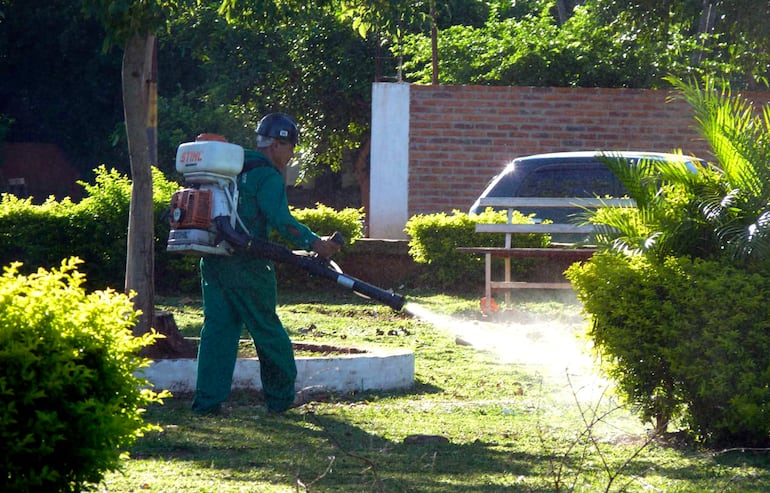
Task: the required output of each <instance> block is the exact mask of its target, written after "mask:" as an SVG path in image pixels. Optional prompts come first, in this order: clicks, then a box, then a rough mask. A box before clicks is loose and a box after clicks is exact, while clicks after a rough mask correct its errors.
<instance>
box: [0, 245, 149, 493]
mask: <svg viewBox="0 0 770 493" xmlns="http://www.w3.org/2000/svg"><path fill="white" fill-rule="evenodd" d="M76 265H77V261H76V260H74V259H69V260H67V261H65V262H62V264H61V267H60V268H59V269H53V270H51V271H46V270H43V269H40V270H38V271H37V272H36V273H33V274H31V275H28V276H24V275H21V274H20V273H19V267H20V266H19V264H13V265H10V266H7V267H5V269H4V272H3V274H2V277H0V442H2V444H3V446H2V447H0V471H2V477H0V482H2V484H3V491H6V492H29V491H47V492H48V491H50V492H80V491H81V489H82V488H83V487H84V486H86V485H87V484H90V483H97V482H99V481H100V480H101V479H102V477H103V475H104V473H105V472H106V471H109V470H114V469H116V468H117V467H118V465H119V463H120V457H121V453H122V451H123V450H124V449H125V448H126V446H128V445H130V444H131V443H132V442H133V441H134V439H135V438H136V437H137V436H138V435H139V434H141V433H142V432H143V431H144V430H147V429H148V428H149V426H148V425H147V424H145V423H144V421H143V419H142V410H143V409H142V408H143V407H145V406H146V405H147V404H148V403H149V402H152V401H156V400H159V399H160V398H161V397H162V396H160V395H158V394H156V393H154V392H152V391H150V390H148V389H146V384H147V382H146V381H145V380H144V379H142V378H138V377H136V376H135V375H134V372H135V371H136V370H137V369H138V368H140V367H141V366H143V365H144V364H145V362H146V360H144V359H142V358H140V357H138V356H137V351H138V350H139V349H140V348H142V347H144V346H146V345H147V344H149V343H151V341H152V336H151V335H149V334H146V335H145V336H142V337H134V336H133V334H132V332H131V328H132V326H133V325H134V323H135V322H136V318H137V316H136V312H134V310H133V305H132V303H131V301H130V300H129V298H128V297H127V296H125V295H122V294H118V293H115V292H111V291H96V292H93V293H90V294H87V293H86V292H85V290H84V289H83V282H84V281H85V279H84V277H83V275H82V274H81V273H79V272H78V271H77V270H76Z"/></svg>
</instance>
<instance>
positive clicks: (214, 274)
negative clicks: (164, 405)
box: [192, 113, 340, 414]
mask: <svg viewBox="0 0 770 493" xmlns="http://www.w3.org/2000/svg"><path fill="white" fill-rule="evenodd" d="M256 132H257V149H258V150H257V151H252V150H246V151H245V158H244V166H243V171H242V172H241V174H240V175H238V190H239V194H240V195H239V199H238V215H239V216H240V218H241V220H242V221H243V223H244V225H245V227H246V228H247V229H248V232H249V233H250V234H251V235H252V236H254V237H256V238H262V239H267V238H268V235H269V234H270V231H271V230H276V231H277V232H278V233H279V234H280V235H281V236H282V237H283V238H285V239H287V240H288V241H290V242H291V243H293V244H294V245H295V246H296V247H298V248H302V249H305V250H312V251H315V252H316V253H318V254H319V255H321V256H322V257H325V258H328V257H329V256H331V255H332V254H334V253H336V252H337V251H339V248H340V247H339V245H338V244H337V243H335V242H333V241H329V240H327V239H324V238H321V237H319V236H318V235H317V234H315V233H314V232H313V231H311V230H310V229H309V228H308V227H307V226H305V225H304V224H302V223H300V222H298V221H297V220H296V219H294V217H292V215H291V213H290V212H289V206H288V201H287V198H286V185H285V183H284V178H283V172H284V170H285V168H286V165H287V164H288V162H289V161H290V160H291V158H292V157H293V156H294V146H295V145H296V144H297V140H298V137H299V132H298V130H297V126H296V124H295V123H294V122H293V121H292V120H291V118H289V117H288V116H287V115H284V114H282V113H271V114H269V115H267V116H265V117H264V118H263V119H262V120H261V121H260V122H259V125H258V126H257V130H256ZM200 267H201V286H202V292H203V315H204V322H203V329H202V330H201V340H200V346H199V349H198V377H197V378H198V381H197V385H196V391H195V398H194V399H193V403H192V409H193V411H195V412H197V413H202V414H208V413H215V412H217V411H218V410H219V408H220V406H221V404H222V402H224V401H225V400H226V399H227V398H228V397H229V395H230V387H231V385H232V378H233V371H234V369H235V361H236V359H237V354H238V342H239V339H240V336H241V331H242V329H243V327H244V326H245V327H246V329H247V330H248V332H249V334H250V335H251V337H252V339H253V340H254V345H255V346H256V349H257V355H258V356H259V364H260V376H261V379H262V389H263V391H264V395H265V405H266V406H267V408H268V410H270V411H272V412H283V411H285V410H287V409H289V408H290V407H292V404H293V403H294V401H295V390H294V382H295V379H296V376H297V367H296V364H295V361H294V351H293V349H292V344H291V340H290V339H289V336H288V334H287V333H286V330H285V329H284V327H283V324H282V323H281V321H280V319H279V318H278V315H277V313H276V278H275V271H274V268H273V263H272V261H270V260H266V259H262V258H258V257H254V256H248V255H238V254H235V255H230V256H217V255H212V256H208V257H204V258H202V259H201V264H200Z"/></svg>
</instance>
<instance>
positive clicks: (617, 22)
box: [393, 0, 767, 88]
mask: <svg viewBox="0 0 770 493" xmlns="http://www.w3.org/2000/svg"><path fill="white" fill-rule="evenodd" d="M580 3H581V5H579V6H576V7H575V8H574V10H573V11H572V12H571V15H570V16H569V18H568V19H567V20H566V22H563V23H560V21H559V19H558V17H557V15H556V12H555V9H553V2H539V3H538V4H537V5H529V11H528V12H526V13H524V14H522V13H521V12H517V13H516V14H514V15H509V16H503V15H501V12H500V10H496V9H492V11H491V15H490V16H489V18H488V20H487V22H486V24H485V25H483V26H473V25H469V24H460V23H457V24H455V25H452V26H450V27H447V28H445V29H443V30H442V31H441V33H440V35H439V38H438V52H439V53H438V57H439V60H440V61H439V72H440V75H439V79H440V81H441V82H442V83H447V84H492V85H535V86H546V87H547V86H557V87H569V86H579V87H644V88H658V87H664V86H665V83H664V81H663V79H664V76H665V75H666V74H669V73H674V74H677V75H678V76H680V77H686V76H690V75H697V76H701V75H705V74H711V75H714V76H719V77H725V78H728V79H732V80H736V82H737V81H740V82H741V83H746V79H747V78H746V77H745V74H753V76H754V77H757V78H759V77H762V76H766V75H767V71H766V67H767V65H766V61H767V60H766V58H767V57H766V55H765V54H764V51H763V50H761V49H756V47H757V46H763V45H764V44H765V43H766V40H767V36H766V34H760V33H758V32H756V31H752V32H753V33H754V34H755V35H756V36H755V37H753V38H751V39H748V38H747V37H746V36H743V35H740V34H738V32H740V29H739V30H737V32H734V31H731V29H732V28H731V26H735V25H736V24H735V22H737V21H736V18H735V17H732V18H729V19H724V18H723V19H722V21H721V22H720V24H719V28H720V29H719V30H718V31H717V32H698V28H699V22H700V21H701V18H702V15H703V14H702V12H701V10H700V9H701V6H700V5H696V4H695V3H693V2H664V3H660V2H648V3H643V4H641V3H640V4H630V3H628V2H616V1H613V0H589V1H586V2H580ZM720 8H721V5H720ZM758 8H766V7H759V6H758ZM752 47H754V48H752ZM396 49H397V50H398V51H399V52H400V53H402V54H403V55H404V56H405V61H404V64H403V68H404V72H405V74H406V75H407V78H408V80H410V81H413V82H418V83H429V82H430V81H431V75H432V47H431V40H430V39H429V37H428V36H427V35H426V34H425V32H411V33H410V34H407V35H406V36H405V37H404V40H403V42H402V44H401V45H400V46H398V47H394V48H393V50H394V52H395V51H396ZM763 67H764V68H763ZM748 79H752V77H748Z"/></svg>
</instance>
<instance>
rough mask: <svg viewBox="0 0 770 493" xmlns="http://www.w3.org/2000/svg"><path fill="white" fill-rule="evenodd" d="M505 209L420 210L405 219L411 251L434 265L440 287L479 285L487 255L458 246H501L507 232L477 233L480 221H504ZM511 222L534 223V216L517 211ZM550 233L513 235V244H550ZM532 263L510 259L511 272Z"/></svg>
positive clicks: (416, 258)
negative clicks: (462, 250) (470, 211)
mask: <svg viewBox="0 0 770 493" xmlns="http://www.w3.org/2000/svg"><path fill="white" fill-rule="evenodd" d="M506 221H507V215H506V212H505V211H493V210H492V209H487V210H486V211H484V212H483V213H481V214H473V215H469V214H466V213H463V212H460V211H457V210H455V211H452V214H451V215H450V214H446V213H443V212H442V213H437V214H418V215H416V216H412V217H411V218H410V219H409V220H408V221H407V223H406V227H405V228H404V231H405V232H406V234H407V235H409V254H410V255H411V256H412V258H413V259H414V261H415V262H417V263H421V264H428V265H430V266H431V268H432V270H431V274H430V275H431V280H432V281H433V284H434V285H435V286H437V287H442V288H445V289H449V288H460V289H462V288H465V287H468V286H473V287H478V285H479V283H483V281H484V259H483V257H481V256H477V255H468V254H466V253H459V252H457V247H502V246H504V241H505V235H502V234H498V233H496V234H492V233H476V231H475V228H476V224H477V223H505V222H506ZM511 222H512V223H514V224H526V223H531V222H532V219H531V216H524V215H523V214H521V213H519V212H518V211H514V214H513V217H512V219H511ZM549 243H550V238H549V237H548V236H547V235H538V234H528V235H518V234H517V235H513V236H512V238H511V246H514V247H544V246H548V244H549ZM527 265H529V263H528V261H526V260H516V259H512V260H511V272H512V273H516V272H522V271H524V270H526V267H527Z"/></svg>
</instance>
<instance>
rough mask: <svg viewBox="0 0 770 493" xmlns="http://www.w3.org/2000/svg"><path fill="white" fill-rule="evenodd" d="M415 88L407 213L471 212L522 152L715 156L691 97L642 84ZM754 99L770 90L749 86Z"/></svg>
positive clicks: (769, 97) (760, 101)
mask: <svg viewBox="0 0 770 493" xmlns="http://www.w3.org/2000/svg"><path fill="white" fill-rule="evenodd" d="M410 90H411V92H410V132H409V199H408V200H409V204H408V209H409V216H410V217H411V216H412V215H414V214H429V213H434V212H451V211H452V210H453V209H459V210H461V211H467V210H468V208H469V207H470V205H471V204H472V203H473V201H474V200H475V198H476V197H477V196H478V195H479V193H481V191H482V190H483V189H484V187H485V186H486V184H487V183H488V181H489V180H490V179H491V178H492V177H493V176H494V175H495V174H497V173H499V172H500V171H501V170H502V169H503V167H504V166H505V165H506V164H507V163H508V162H510V161H511V160H513V159H514V158H516V157H519V156H525V155H528V154H537V153H542V152H559V151H578V150H607V151H609V150H645V151H660V152H669V151H672V150H674V149H681V150H682V151H683V152H684V153H685V154H693V155H696V156H699V157H701V158H704V159H707V160H711V159H712V155H711V153H710V148H709V146H708V145H707V144H706V143H705V142H704V141H703V140H702V139H701V138H700V135H699V134H698V133H697V130H696V129H695V127H694V125H695V120H694V118H693V113H692V110H691V108H690V106H689V105H688V104H687V103H685V102H684V101H681V100H679V99H673V100H672V98H671V96H672V95H673V94H672V93H671V92H669V91H656V90H643V89H600V88H596V89H594V88H590V89H584V88H541V87H487V86H420V85H413V86H412V87H411V89H410ZM744 96H745V97H747V98H749V99H752V100H754V101H755V103H756V104H757V105H760V106H761V105H765V104H767V103H768V101H770V93H761V92H760V93H746V94H744Z"/></svg>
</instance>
